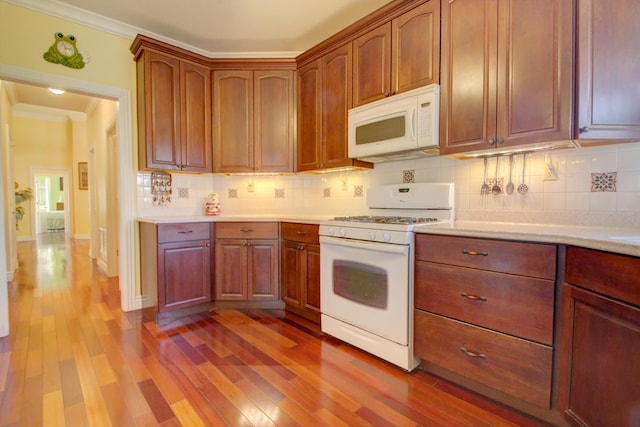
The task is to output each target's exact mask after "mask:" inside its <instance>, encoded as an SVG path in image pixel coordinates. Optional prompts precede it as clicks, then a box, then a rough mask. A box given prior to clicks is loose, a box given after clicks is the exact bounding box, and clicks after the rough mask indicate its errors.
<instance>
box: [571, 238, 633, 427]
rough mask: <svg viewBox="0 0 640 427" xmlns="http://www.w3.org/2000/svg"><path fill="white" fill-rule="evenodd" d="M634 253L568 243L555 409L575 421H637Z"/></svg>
mask: <svg viewBox="0 0 640 427" xmlns="http://www.w3.org/2000/svg"><path fill="white" fill-rule="evenodd" d="M638 272H640V259H638V258H635V257H630V256H623V255H616V254H611V253H606V252H599V251H595V250H590V249H583V248H577V247H568V248H567V255H566V277H565V281H566V284H565V285H564V288H563V301H562V332H561V334H562V337H561V350H560V353H561V358H560V362H561V363H560V368H559V376H560V387H559V400H560V410H561V411H562V412H563V413H564V415H565V418H566V419H567V420H568V421H569V422H570V423H571V424H573V425H576V426H621V427H622V426H637V425H639V423H640V413H639V412H638V408H640V389H639V388H638V378H640V358H639V357H638V355H640V275H638Z"/></svg>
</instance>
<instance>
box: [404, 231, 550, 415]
mask: <svg viewBox="0 0 640 427" xmlns="http://www.w3.org/2000/svg"><path fill="white" fill-rule="evenodd" d="M556 252H557V248H556V246H554V245H545V244H537V243H535V244H534V243H519V242H509V241H499V240H488V239H475V238H463V237H450V236H437V235H424V234H423V235H417V236H416V265H415V291H414V300H415V313H414V315H415V337H414V345H415V353H416V356H418V357H420V358H421V359H422V360H423V361H424V362H426V364H427V365H435V366H437V367H439V368H444V369H445V370H447V371H449V372H452V373H455V374H457V375H459V376H462V377H465V378H467V379H470V380H472V381H475V382H476V383H479V384H482V385H484V386H488V387H490V388H492V389H495V390H498V391H500V392H502V393H504V394H505V395H508V396H512V397H515V398H517V399H520V400H521V401H524V402H527V403H530V404H533V405H535V406H537V407H540V408H545V409H548V408H550V405H551V380H552V377H551V373H552V364H553V330H554V295H555V275H556Z"/></svg>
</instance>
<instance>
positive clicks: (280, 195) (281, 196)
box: [275, 188, 284, 199]
mask: <svg viewBox="0 0 640 427" xmlns="http://www.w3.org/2000/svg"><path fill="white" fill-rule="evenodd" d="M275 193H276V194H275V196H276V199H284V188H276V189H275Z"/></svg>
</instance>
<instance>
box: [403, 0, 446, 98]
mask: <svg viewBox="0 0 640 427" xmlns="http://www.w3.org/2000/svg"><path fill="white" fill-rule="evenodd" d="M391 31H392V37H391V41H392V43H393V44H392V47H391V75H392V88H393V92H395V93H401V92H406V91H408V90H411V89H415V88H418V87H420V86H425V85H428V84H432V83H439V81H440V49H439V48H440V2H439V1H436V0H431V1H429V2H427V3H424V4H422V5H420V6H418V7H416V8H415V9H412V10H410V11H409V12H407V13H405V14H403V15H401V16H399V17H398V18H396V19H394V20H393V21H392V22H391Z"/></svg>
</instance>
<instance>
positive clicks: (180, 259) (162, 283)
mask: <svg viewBox="0 0 640 427" xmlns="http://www.w3.org/2000/svg"><path fill="white" fill-rule="evenodd" d="M208 301H211V244H210V242H209V240H197V241H189V242H179V243H163V244H160V245H158V311H170V310H175V309H178V308H182V307H186V306H190V305H195V304H200V303H203V302H208Z"/></svg>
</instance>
